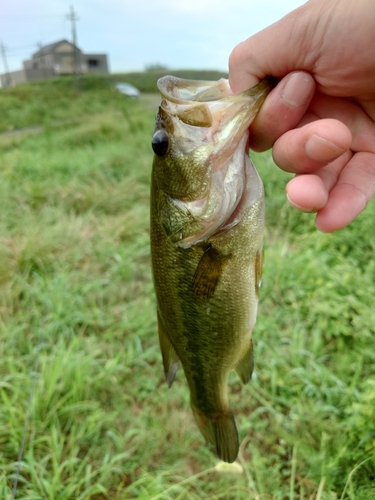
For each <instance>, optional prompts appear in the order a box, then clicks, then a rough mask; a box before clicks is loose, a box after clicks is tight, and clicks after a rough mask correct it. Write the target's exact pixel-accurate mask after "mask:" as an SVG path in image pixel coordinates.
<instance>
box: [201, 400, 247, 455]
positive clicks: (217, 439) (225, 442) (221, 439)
mask: <svg viewBox="0 0 375 500" xmlns="http://www.w3.org/2000/svg"><path fill="white" fill-rule="evenodd" d="M191 407H192V410H193V414H194V417H195V420H196V422H197V425H198V427H199V430H200V431H201V433H202V435H203V437H204V438H205V440H206V441H208V443H210V444H211V445H212V446H213V447H214V449H215V451H216V454H217V456H218V457H219V458H220V459H221V460H223V461H224V462H229V463H231V462H234V461H235V460H236V458H237V455H238V450H239V442H238V433H237V427H236V422H235V420H234V416H233V413H232V412H231V411H228V412H226V413H223V414H222V415H220V416H219V417H215V418H213V419H210V418H209V417H208V416H207V415H205V414H204V413H203V412H202V411H200V410H199V409H198V408H197V407H196V406H194V405H193V404H192V405H191Z"/></svg>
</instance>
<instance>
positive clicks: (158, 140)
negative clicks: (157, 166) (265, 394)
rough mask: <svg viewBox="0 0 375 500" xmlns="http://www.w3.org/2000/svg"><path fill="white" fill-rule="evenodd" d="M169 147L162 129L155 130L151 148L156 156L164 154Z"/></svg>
mask: <svg viewBox="0 0 375 500" xmlns="http://www.w3.org/2000/svg"><path fill="white" fill-rule="evenodd" d="M168 148H169V139H168V135H167V133H166V132H165V131H164V130H158V131H157V132H155V134H154V137H153V138H152V149H153V150H154V153H155V154H156V155H158V156H164V155H165V154H166V153H167V151H168Z"/></svg>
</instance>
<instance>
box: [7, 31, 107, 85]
mask: <svg viewBox="0 0 375 500" xmlns="http://www.w3.org/2000/svg"><path fill="white" fill-rule="evenodd" d="M74 73H102V74H103V73H108V63H107V56H106V54H84V53H83V52H82V50H81V49H79V48H78V47H77V46H75V45H73V44H72V43H71V42H68V40H60V41H58V42H55V43H50V44H49V45H45V46H44V47H40V49H39V50H38V51H37V52H35V53H34V54H33V55H32V56H31V59H28V60H27V61H24V62H23V69H21V70H19V71H12V72H10V73H7V74H4V75H0V79H1V85H2V87H13V86H14V85H17V84H18V83H24V82H30V81H32V80H45V79H47V78H53V77H56V76H59V75H72V74H74Z"/></svg>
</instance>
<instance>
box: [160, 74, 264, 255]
mask: <svg viewBox="0 0 375 500" xmlns="http://www.w3.org/2000/svg"><path fill="white" fill-rule="evenodd" d="M272 86H273V85H272V83H271V82H270V80H269V79H265V80H263V81H261V82H260V83H259V84H258V85H256V86H255V87H253V88H252V89H250V90H248V91H245V92H242V93H241V94H237V95H232V94H231V90H230V87H229V84H228V81H227V80H225V79H221V80H219V81H217V82H209V81H194V80H184V79H180V78H176V77H172V76H165V77H163V78H161V79H160V80H159V81H158V88H159V91H160V93H161V95H162V101H161V104H160V107H159V111H158V114H157V117H156V123H155V131H154V135H153V139H152V147H153V150H154V153H155V158H154V167H153V169H154V178H155V181H156V183H157V186H158V188H159V189H160V190H161V191H162V192H163V197H162V199H163V200H164V202H163V207H162V209H161V211H160V213H161V214H162V215H161V216H162V218H163V221H162V224H163V227H164V229H165V232H166V233H167V235H168V236H169V237H171V238H172V239H173V238H174V239H175V240H176V242H178V244H179V245H180V246H182V247H185V248H187V247H189V246H191V245H193V244H196V243H198V242H199V241H203V240H206V239H207V238H209V237H210V236H211V235H212V234H214V233H215V232H216V231H217V230H219V229H220V227H222V226H223V224H224V223H225V221H227V220H228V219H230V216H231V214H232V213H233V212H234V210H235V209H236V207H237V205H238V203H239V201H240V199H241V197H242V193H243V191H244V184H245V168H244V163H245V156H248V147H247V142H248V128H249V126H250V124H251V122H252V121H253V119H254V117H255V116H256V114H257V112H258V110H259V108H260V106H261V105H262V103H263V101H264V99H265V98H266V96H267V94H268V93H269V91H270V90H271V88H272Z"/></svg>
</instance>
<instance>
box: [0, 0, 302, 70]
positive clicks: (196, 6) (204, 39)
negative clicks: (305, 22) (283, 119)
mask: <svg viewBox="0 0 375 500" xmlns="http://www.w3.org/2000/svg"><path fill="white" fill-rule="evenodd" d="M303 3H305V0H74V2H73V1H72V2H69V0H68V1H63V0H4V1H3V2H1V4H2V5H1V12H0V43H1V42H2V43H3V44H4V46H5V47H6V57H7V61H8V66H9V70H10V71H13V70H17V69H21V67H22V61H23V60H24V59H29V58H30V56H31V54H32V53H33V52H35V51H36V50H37V48H38V43H41V44H42V45H47V44H49V43H52V42H55V41H58V40H61V39H63V38H66V39H68V40H70V41H71V40H72V36H71V23H70V21H68V19H67V17H66V15H67V14H68V12H69V8H70V5H71V4H72V5H73V7H74V9H75V12H76V14H77V16H78V18H79V20H78V22H77V42H78V47H79V48H80V49H82V50H83V51H84V52H86V53H106V54H107V55H108V58H109V66H110V71H111V72H113V73H115V72H123V71H132V70H143V69H144V67H145V65H150V64H162V65H165V66H167V67H168V68H170V69H180V68H197V69H201V68H204V69H219V70H224V71H227V64H228V57H229V54H230V52H231V50H232V48H233V47H234V46H235V45H236V44H237V43H239V42H240V41H242V40H244V39H246V38H248V37H249V36H250V35H252V34H254V33H256V32H257V31H260V30H261V29H263V28H265V27H266V26H268V25H269V24H272V23H273V22H275V21H277V20H278V19H280V18H281V17H282V16H284V15H285V14H287V13H288V12H290V11H291V10H293V9H295V8H296V7H298V6H300V5H302V4H303ZM3 72H4V66H3V61H2V60H0V73H3Z"/></svg>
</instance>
